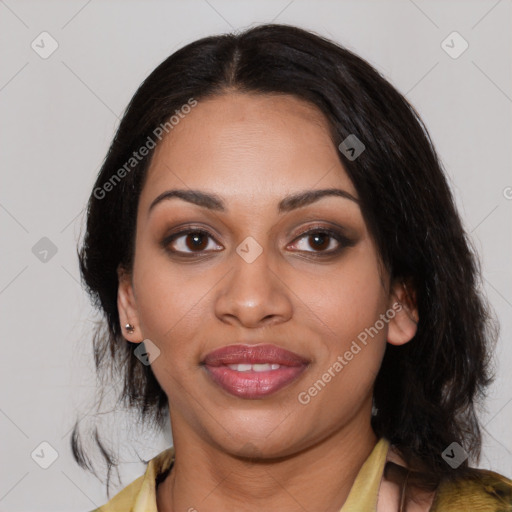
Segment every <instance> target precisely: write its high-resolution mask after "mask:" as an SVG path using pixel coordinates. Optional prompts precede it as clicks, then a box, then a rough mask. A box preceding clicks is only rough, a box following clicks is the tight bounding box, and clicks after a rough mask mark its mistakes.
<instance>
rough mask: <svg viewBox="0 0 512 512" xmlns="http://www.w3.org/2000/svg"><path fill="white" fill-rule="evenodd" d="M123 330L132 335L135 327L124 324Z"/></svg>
mask: <svg viewBox="0 0 512 512" xmlns="http://www.w3.org/2000/svg"><path fill="white" fill-rule="evenodd" d="M124 328H125V329H126V331H127V332H128V333H130V334H133V331H135V327H134V326H133V325H132V324H126V325H125V326H124Z"/></svg>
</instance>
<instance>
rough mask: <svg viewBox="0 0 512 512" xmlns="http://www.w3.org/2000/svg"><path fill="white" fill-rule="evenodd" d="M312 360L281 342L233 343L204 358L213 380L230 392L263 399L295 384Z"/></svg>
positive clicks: (240, 396)
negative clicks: (276, 343)
mask: <svg viewBox="0 0 512 512" xmlns="http://www.w3.org/2000/svg"><path fill="white" fill-rule="evenodd" d="M309 363H310V361H309V360H308V359H306V358H304V357H302V356H299V355H298V354H295V353H294V352H290V351H289V350H285V349H283V348H281V347H278V346H277V345H272V344H259V345H229V346H226V347H222V348H220V349H217V350H214V351H213V352H210V353H209V354H208V355H207V356H206V357H205V358H204V360H203V361H202V363H201V364H202V365H203V367H204V368H205V370H206V372H207V375H208V376H209V377H210V379H211V381H212V382H213V383H214V384H216V385H218V386H220V387H221V388H222V389H223V390H224V391H226V392H228V393H229V394H231V395H233V396H236V397H239V398H245V399H261V398H264V397H267V396H269V395H272V394H274V393H276V392H277V391H279V390H280V389H282V388H284V387H285V386H287V385H289V384H291V383H292V382H293V381H295V380H296V379H298V377H299V376H300V375H301V374H302V373H303V372H304V370H305V369H306V368H307V366H308V364H309Z"/></svg>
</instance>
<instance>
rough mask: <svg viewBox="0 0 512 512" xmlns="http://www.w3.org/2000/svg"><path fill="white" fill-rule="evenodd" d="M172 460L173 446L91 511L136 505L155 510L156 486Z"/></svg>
mask: <svg viewBox="0 0 512 512" xmlns="http://www.w3.org/2000/svg"><path fill="white" fill-rule="evenodd" d="M173 462H174V448H173V447H171V448H168V449H166V450H164V451H162V452H160V453H159V454H158V455H157V456H156V457H154V458H153V459H151V460H150V461H149V462H148V464H147V467H146V471H145V473H144V474H143V475H141V476H140V477H138V478H137V479H136V480H134V481H133V482H131V483H130V484H128V485H127V486H126V487H125V488H124V489H122V490H121V491H119V492H118V493H117V494H116V495H115V496H114V497H113V498H112V499H111V500H110V501H109V502H108V503H106V504H105V505H102V506H101V507H99V508H96V509H94V510H91V512H127V511H128V510H132V509H135V508H137V507H138V508H137V510H144V511H145V512H156V511H157V507H156V487H157V485H158V483H159V481H160V479H161V478H163V477H164V476H165V475H166V474H167V473H168V471H169V470H170V469H171V467H172V465H173Z"/></svg>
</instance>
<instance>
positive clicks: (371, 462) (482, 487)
mask: <svg viewBox="0 0 512 512" xmlns="http://www.w3.org/2000/svg"><path fill="white" fill-rule="evenodd" d="M389 447H390V444H389V441H388V440H387V439H385V438H381V439H380V440H379V441H378V442H377V444H376V445H375V447H374V448H373V450H372V452H371V453H370V455H369V456H368V458H367V459H366V461H365V462H364V464H363V465H362V467H361V469H360V470H359V473H358V474H357V476H356V479H355V480H354V483H353V485H352V488H351V489H350V493H349V495H348V497H347V500H346V501H345V503H344V505H343V506H342V507H341V510H340V512H377V499H378V496H379V488H380V483H381V480H382V477H383V472H384V467H385V465H386V462H387V455H388V451H389ZM173 462H174V448H173V447H171V448H168V449H166V450H164V451H163V452H161V453H159V454H158V455H157V456H156V457H154V458H153V459H151V460H150V461H149V462H148V466H147V468H146V472H145V473H144V475H142V476H140V477H139V478H137V479H136V480H134V481H133V482H132V483H131V484H129V485H128V486H127V487H125V488H124V489H122V490H121V491H120V492H119V493H118V494H116V495H115V496H114V497H113V498H112V499H111V500H110V501H109V502H108V503H106V504H105V505H103V506H101V507H99V508H97V509H95V510H93V511H91V512H158V509H157V505H156V487H157V486H156V479H157V477H158V476H159V475H161V474H162V473H164V472H165V471H167V470H168V469H169V468H170V467H171V466H172V463H173ZM475 472H476V474H477V475H479V478H480V479H479V480H478V482H475V481H470V480H462V481H461V482H458V483H448V482H444V483H442V484H441V485H440V487H439V488H438V491H437V493H436V496H435V499H434V503H433V504H432V507H431V510H430V512H445V511H446V512H448V511H450V512H459V511H460V512H463V511H469V510H470V511H472V512H512V480H510V479H508V478H506V477H504V476H502V475H499V474H498V473H494V472H492V471H487V470H475ZM404 510H406V509H404Z"/></svg>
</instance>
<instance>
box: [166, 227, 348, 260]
mask: <svg viewBox="0 0 512 512" xmlns="http://www.w3.org/2000/svg"><path fill="white" fill-rule="evenodd" d="M190 234H199V235H203V236H206V237H208V238H211V239H213V240H215V239H214V237H213V235H212V234H211V233H210V232H208V231H206V230H204V229H202V228H193V227H189V228H187V229H184V230H182V231H179V232H177V233H173V234H171V235H169V236H167V237H165V238H164V239H163V240H162V242H161V245H162V247H163V248H164V249H165V250H166V251H167V252H168V253H170V254H171V255H173V256H175V255H178V256H182V257H185V258H197V257H200V256H202V255H203V254H204V250H203V251H197V252H184V251H176V250H171V249H169V246H170V245H171V244H172V242H174V241H175V240H177V239H178V238H181V237H182V236H184V235H190ZM314 234H322V235H328V236H329V237H330V238H331V239H334V240H336V241H337V242H338V244H339V245H340V246H339V247H338V248H337V249H334V250H332V249H331V250H330V251H299V252H306V253H310V255H311V256H312V257H313V258H322V257H328V256H335V255H337V254H339V253H340V252H341V251H342V250H343V249H344V248H346V247H350V246H353V245H354V243H355V242H354V241H353V240H350V239H349V238H347V237H346V236H345V235H343V234H342V233H341V232H339V231H335V230H332V229H329V228H326V227H323V226H314V227H312V228H309V229H308V230H306V231H303V232H302V233H300V234H299V235H297V237H296V238H295V239H294V240H293V242H292V243H295V241H297V240H301V239H302V238H304V237H306V236H311V235H314ZM215 252H217V251H215Z"/></svg>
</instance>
